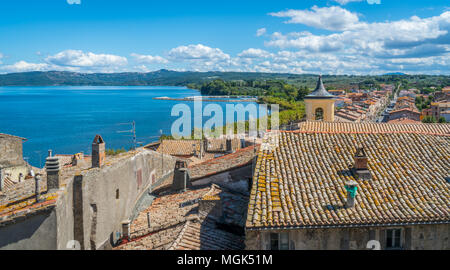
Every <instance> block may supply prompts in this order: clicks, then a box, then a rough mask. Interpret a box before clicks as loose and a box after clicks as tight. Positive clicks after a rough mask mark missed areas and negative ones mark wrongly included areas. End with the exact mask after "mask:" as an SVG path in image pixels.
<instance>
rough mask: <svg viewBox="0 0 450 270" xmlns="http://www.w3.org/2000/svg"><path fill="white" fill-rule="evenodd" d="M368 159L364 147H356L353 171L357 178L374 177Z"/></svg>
mask: <svg viewBox="0 0 450 270" xmlns="http://www.w3.org/2000/svg"><path fill="white" fill-rule="evenodd" d="M368 160H369V158H368V157H367V155H366V151H365V150H364V147H363V146H358V147H357V148H356V154H355V164H354V166H353V172H354V175H355V178H356V179H358V180H370V179H372V174H371V173H370V171H369V166H368Z"/></svg>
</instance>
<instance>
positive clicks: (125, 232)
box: [122, 219, 131, 240]
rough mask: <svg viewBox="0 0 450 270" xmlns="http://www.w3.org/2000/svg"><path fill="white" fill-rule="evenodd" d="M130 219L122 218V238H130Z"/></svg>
mask: <svg viewBox="0 0 450 270" xmlns="http://www.w3.org/2000/svg"><path fill="white" fill-rule="evenodd" d="M130 223H131V221H130V220H128V219H127V220H124V221H122V236H123V238H124V239H127V240H128V239H129V238H130Z"/></svg>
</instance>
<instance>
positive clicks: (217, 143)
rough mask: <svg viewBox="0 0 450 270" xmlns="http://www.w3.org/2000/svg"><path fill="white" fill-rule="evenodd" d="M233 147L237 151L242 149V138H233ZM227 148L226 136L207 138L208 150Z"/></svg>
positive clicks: (223, 149)
mask: <svg viewBox="0 0 450 270" xmlns="http://www.w3.org/2000/svg"><path fill="white" fill-rule="evenodd" d="M231 148H232V149H233V150H234V151H236V150H238V149H241V140H240V139H238V138H233V139H231ZM226 150H227V141H226V138H211V139H207V151H208V152H225V151H226Z"/></svg>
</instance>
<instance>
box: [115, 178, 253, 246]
mask: <svg viewBox="0 0 450 270" xmlns="http://www.w3.org/2000/svg"><path fill="white" fill-rule="evenodd" d="M208 196H217V197H218V198H220V200H221V203H222V209H223V213H224V215H223V217H222V218H223V219H222V221H223V222H224V223H226V224H230V225H235V226H240V227H243V226H244V224H245V219H246V217H245V214H246V209H245V206H246V205H247V203H248V197H245V196H242V195H240V194H235V193H230V192H228V191H225V190H222V188H220V187H219V186H216V185H212V186H211V187H206V188H201V189H193V190H188V191H186V192H182V193H171V194H167V195H163V196H161V197H159V198H156V199H155V200H154V201H153V203H152V205H150V206H149V207H148V208H147V209H146V210H144V211H142V212H141V213H139V215H138V217H137V218H136V219H135V220H134V221H133V222H132V224H131V227H130V241H129V242H127V243H124V244H122V245H119V246H118V247H115V249H122V250H132V249H170V248H172V249H185V248H188V247H189V248H192V249H234V248H243V247H244V246H243V241H244V237H243V236H238V235H234V234H233V235H232V234H231V233H230V234H228V233H226V232H225V231H223V230H221V229H219V228H217V226H215V224H214V222H213V221H212V220H211V217H210V216H209V214H208V215H207V216H204V215H203V214H200V213H199V211H198V208H199V200H201V199H202V198H206V197H208ZM147 215H149V216H150V220H151V221H150V228H149V227H148V219H147ZM199 227H203V228H208V230H202V231H201V232H199V231H198V228H199ZM222 237H223V238H222ZM219 239H221V240H220V241H219Z"/></svg>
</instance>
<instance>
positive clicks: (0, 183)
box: [0, 170, 4, 191]
mask: <svg viewBox="0 0 450 270" xmlns="http://www.w3.org/2000/svg"><path fill="white" fill-rule="evenodd" d="M3 189H4V181H3V174H2V170H0V191H3Z"/></svg>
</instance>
